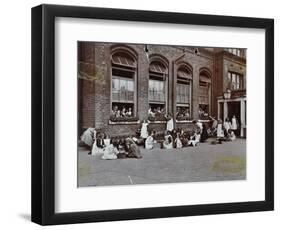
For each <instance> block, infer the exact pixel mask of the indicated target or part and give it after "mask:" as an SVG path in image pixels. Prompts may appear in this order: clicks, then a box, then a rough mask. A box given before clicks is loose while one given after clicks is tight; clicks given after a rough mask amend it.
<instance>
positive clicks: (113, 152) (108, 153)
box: [101, 144, 119, 160]
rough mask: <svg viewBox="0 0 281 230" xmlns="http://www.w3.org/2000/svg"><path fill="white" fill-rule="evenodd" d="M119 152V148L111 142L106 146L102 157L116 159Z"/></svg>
mask: <svg viewBox="0 0 281 230" xmlns="http://www.w3.org/2000/svg"><path fill="white" fill-rule="evenodd" d="M118 153H119V152H118V149H117V148H116V147H115V146H114V145H113V144H110V145H108V146H106V147H105V149H104V151H103V156H102V157H101V158H102V159H103V160H115V159H117V155H118Z"/></svg>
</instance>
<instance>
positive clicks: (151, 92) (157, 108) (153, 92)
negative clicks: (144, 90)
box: [148, 60, 168, 118]
mask: <svg viewBox="0 0 281 230" xmlns="http://www.w3.org/2000/svg"><path fill="white" fill-rule="evenodd" d="M167 76H168V68H167V66H166V65H165V64H164V63H163V62H161V61H158V60H157V61H152V62H151V63H150V65H149V84H148V100H149V107H150V108H149V115H151V116H155V117H156V118H157V117H159V116H160V117H163V116H164V115H165V113H166V100H167V95H166V93H167Z"/></svg>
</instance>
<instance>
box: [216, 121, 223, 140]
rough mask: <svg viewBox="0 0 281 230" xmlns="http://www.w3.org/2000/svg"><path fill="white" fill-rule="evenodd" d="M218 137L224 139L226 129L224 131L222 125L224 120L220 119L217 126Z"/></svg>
mask: <svg viewBox="0 0 281 230" xmlns="http://www.w3.org/2000/svg"><path fill="white" fill-rule="evenodd" d="M217 138H218V139H222V138H224V131H223V125H222V120H221V119H219V120H218V126H217Z"/></svg>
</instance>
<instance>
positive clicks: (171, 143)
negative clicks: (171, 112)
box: [145, 130, 201, 149]
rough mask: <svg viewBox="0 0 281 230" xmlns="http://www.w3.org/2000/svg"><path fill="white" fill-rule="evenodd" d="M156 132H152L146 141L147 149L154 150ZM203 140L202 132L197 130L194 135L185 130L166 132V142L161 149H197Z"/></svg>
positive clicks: (164, 141) (162, 143)
mask: <svg viewBox="0 0 281 230" xmlns="http://www.w3.org/2000/svg"><path fill="white" fill-rule="evenodd" d="M154 136H155V132H151V133H150V135H149V136H148V137H147V138H146V140H145V148H146V149H153V147H154V143H155V142H156V141H155V139H154ZM200 140H201V133H200V130H195V131H193V133H189V132H187V131H183V130H173V131H171V132H170V131H165V135H164V140H163V142H161V148H163V149H173V148H182V147H187V146H193V147H195V146H196V145H197V144H198V143H199V142H200Z"/></svg>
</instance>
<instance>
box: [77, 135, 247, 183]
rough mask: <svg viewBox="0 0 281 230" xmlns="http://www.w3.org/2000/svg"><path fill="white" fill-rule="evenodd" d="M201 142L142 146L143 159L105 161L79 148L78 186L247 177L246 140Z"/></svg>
mask: <svg viewBox="0 0 281 230" xmlns="http://www.w3.org/2000/svg"><path fill="white" fill-rule="evenodd" d="M211 141H212V139H209V140H208V141H207V142H206V143H199V145H198V146H196V147H186V148H182V149H172V150H165V149H159V148H157V149H153V150H146V149H143V148H142V147H141V154H142V156H143V158H141V159H130V158H126V159H117V160H102V159H101V157H100V156H92V155H88V152H89V150H86V149H85V148H83V147H80V148H79V150H78V186H79V187H81V186H111V185H128V184H155V183H175V182H199V181H223V180H244V179H246V140H245V139H237V140H235V141H233V142H223V143H222V144H216V145H212V144H211Z"/></svg>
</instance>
